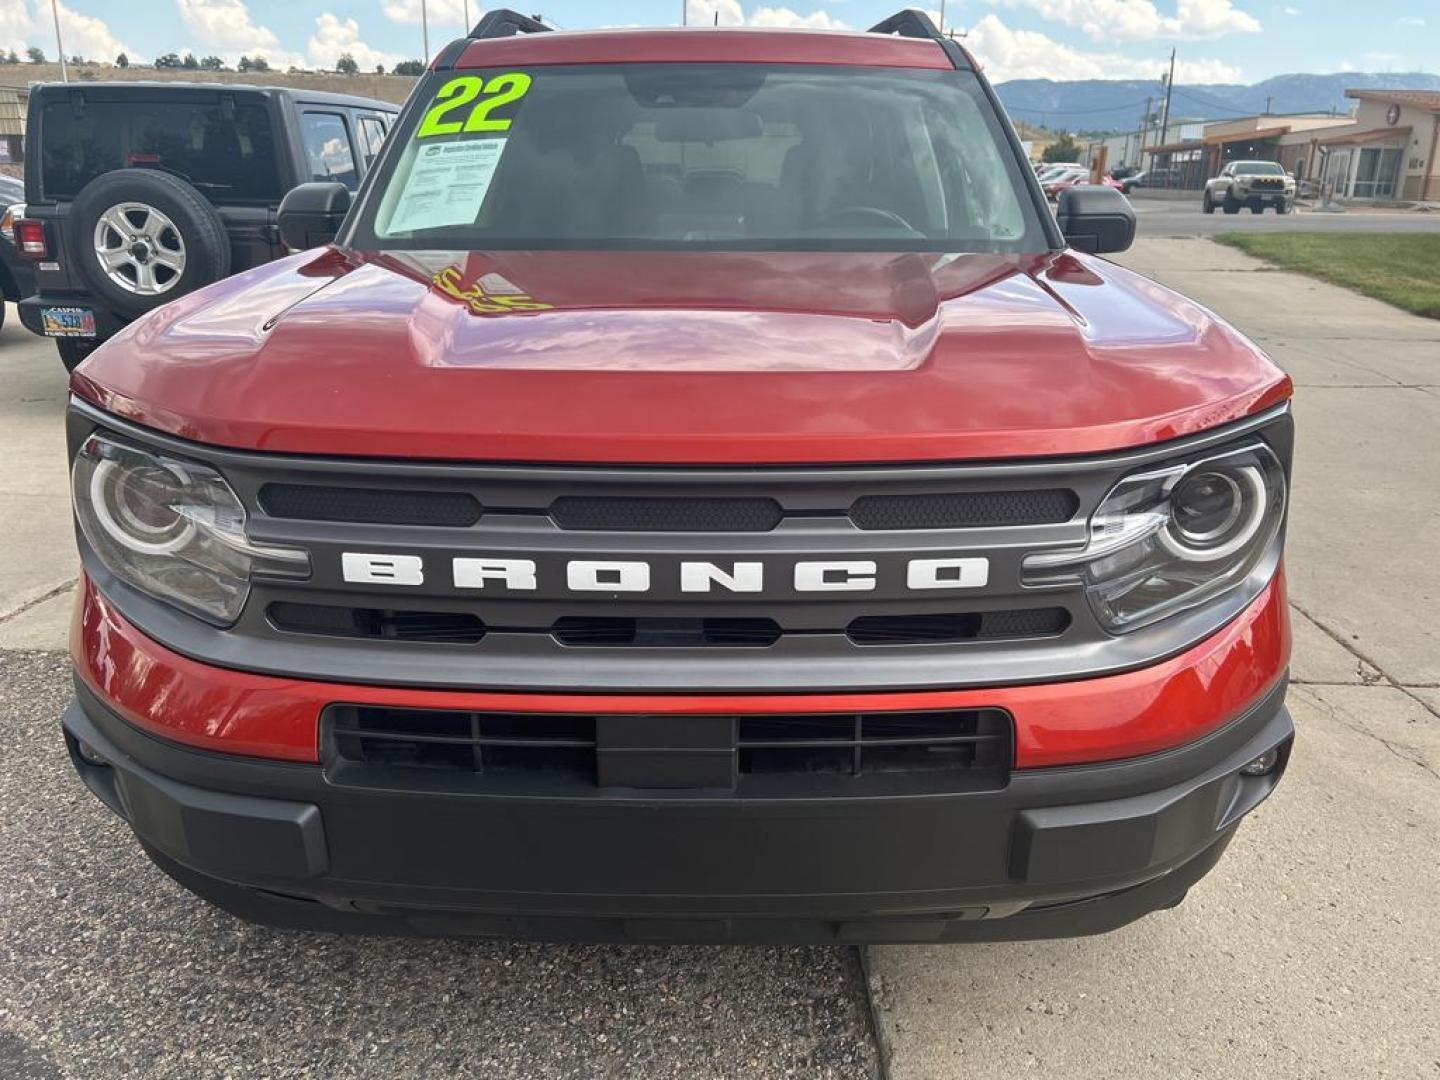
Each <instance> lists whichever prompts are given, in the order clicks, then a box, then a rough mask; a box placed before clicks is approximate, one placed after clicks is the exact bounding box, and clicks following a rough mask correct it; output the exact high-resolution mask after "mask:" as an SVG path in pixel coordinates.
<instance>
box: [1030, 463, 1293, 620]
mask: <svg viewBox="0 0 1440 1080" xmlns="http://www.w3.org/2000/svg"><path fill="white" fill-rule="evenodd" d="M1284 516H1285V471H1284V469H1283V468H1282V467H1281V465H1280V462H1279V460H1278V459H1277V458H1276V457H1275V454H1274V452H1273V451H1272V450H1271V449H1270V448H1269V447H1268V446H1266V445H1265V444H1264V443H1255V444H1253V445H1250V446H1246V447H1244V448H1242V449H1238V450H1233V451H1229V452H1227V453H1223V454H1219V455H1215V456H1213V457H1208V458H1204V459H1201V460H1198V461H1194V462H1189V463H1184V464H1178V465H1173V466H1169V467H1167V468H1164V469H1158V470H1155V471H1153V472H1147V473H1141V474H1138V475H1135V476H1130V477H1126V478H1125V479H1124V480H1122V481H1121V482H1120V483H1119V484H1117V485H1116V486H1115V487H1114V488H1113V489H1112V490H1111V491H1110V494H1109V495H1107V496H1106V497H1105V500H1104V501H1103V502H1102V503H1101V504H1100V507H1099V509H1097V510H1096V511H1095V514H1094V516H1093V517H1092V518H1091V519H1090V540H1089V542H1088V543H1087V544H1086V546H1085V547H1084V548H1083V549H1081V550H1080V551H1061V552H1043V553H1039V554H1035V555H1030V556H1028V557H1027V558H1026V559H1025V568H1024V580H1025V583H1026V584H1027V585H1052V584H1060V583H1063V582H1067V581H1074V580H1075V579H1076V578H1077V577H1078V578H1079V579H1080V580H1081V581H1082V582H1083V583H1084V585H1085V591H1086V595H1087V596H1088V598H1089V600H1090V605H1091V607H1092V608H1093V609H1094V611H1095V614H1096V617H1097V618H1099V620H1100V622H1101V624H1102V625H1103V626H1104V627H1105V628H1106V629H1108V630H1111V631H1114V632H1117V633H1123V632H1125V631H1128V630H1134V629H1136V628H1138V627H1141V626H1146V625H1148V624H1150V623H1153V622H1155V621H1157V620H1159V619H1163V618H1165V617H1166V616H1169V615H1174V614H1176V613H1177V612H1180V611H1184V610H1188V609H1189V608H1192V607H1195V606H1196V605H1198V604H1202V603H1205V602H1206V601H1209V600H1213V599H1214V598H1215V597H1217V596H1219V595H1221V594H1222V593H1226V592H1229V591H1230V590H1232V589H1235V588H1239V587H1242V586H1244V584H1245V583H1246V581H1247V579H1248V577H1249V575H1250V572H1251V571H1252V570H1253V569H1255V567H1256V566H1257V565H1258V564H1259V563H1260V561H1261V560H1262V559H1263V558H1264V557H1265V555H1266V553H1267V552H1268V551H1269V550H1270V548H1271V545H1272V544H1273V543H1274V542H1275V538H1276V536H1277V535H1278V533H1279V531H1280V523H1281V521H1283V520H1284Z"/></svg>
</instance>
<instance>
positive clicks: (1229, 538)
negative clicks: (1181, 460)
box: [1163, 465, 1267, 561]
mask: <svg viewBox="0 0 1440 1080" xmlns="http://www.w3.org/2000/svg"><path fill="white" fill-rule="evenodd" d="M1266 505H1267V499H1266V496H1265V480H1264V478H1263V477H1262V476H1261V475H1260V470H1258V469H1256V468H1255V467H1253V466H1249V465H1242V466H1239V467H1235V468H1228V469H1214V468H1204V467H1201V468H1199V469H1196V470H1194V471H1193V472H1191V473H1189V474H1188V475H1186V476H1184V477H1182V478H1181V480H1180V482H1179V483H1178V484H1176V485H1175V488H1174V490H1173V491H1172V492H1171V493H1170V521H1169V524H1168V525H1167V527H1166V530H1165V535H1164V538H1163V542H1164V543H1165V545H1166V547H1168V548H1170V549H1171V550H1172V551H1174V552H1175V553H1176V554H1180V555H1184V556H1185V557H1186V558H1190V559H1198V560H1201V561H1209V560H1212V559H1224V558H1228V557H1229V556H1231V555H1233V554H1234V553H1235V552H1237V551H1239V550H1240V549H1241V548H1243V547H1244V546H1245V545H1246V544H1248V543H1249V542H1250V540H1251V538H1252V537H1254V535H1255V531H1256V530H1257V529H1259V528H1260V524H1261V522H1262V521H1264V519H1265V509H1266Z"/></svg>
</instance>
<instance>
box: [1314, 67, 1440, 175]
mask: <svg viewBox="0 0 1440 1080" xmlns="http://www.w3.org/2000/svg"><path fill="white" fill-rule="evenodd" d="M1345 96H1346V97H1348V98H1353V99H1355V101H1357V102H1358V103H1359V104H1358V105H1357V106H1356V109H1355V116H1354V123H1353V125H1352V126H1350V127H1348V128H1344V129H1342V130H1339V131H1333V132H1325V133H1316V134H1317V135H1318V136H1319V137H1317V138H1315V139H1313V140H1312V142H1311V147H1310V154H1309V160H1308V172H1307V173H1306V175H1307V176H1309V177H1311V178H1313V179H1315V180H1317V181H1318V182H1319V183H1320V184H1321V185H1322V186H1323V188H1324V189H1325V190H1326V191H1327V192H1330V193H1333V194H1334V195H1336V196H1338V197H1340V198H1345V199H1378V200H1391V199H1393V200H1400V201H1404V202H1435V201H1440V154H1437V144H1440V90H1347V91H1345Z"/></svg>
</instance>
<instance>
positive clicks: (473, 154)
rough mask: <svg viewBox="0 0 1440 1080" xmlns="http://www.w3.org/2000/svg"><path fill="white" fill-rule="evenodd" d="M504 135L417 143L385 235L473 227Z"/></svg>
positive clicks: (501, 150) (493, 171) (502, 143)
mask: <svg viewBox="0 0 1440 1080" xmlns="http://www.w3.org/2000/svg"><path fill="white" fill-rule="evenodd" d="M506 142H508V140H507V139H465V140H463V141H461V142H452V143H432V144H429V145H425V144H421V145H420V146H419V148H418V150H417V152H416V154H415V160H414V161H413V162H412V163H411V165H410V175H409V176H408V177H406V178H405V188H404V190H403V191H402V192H401V193H400V201H399V205H398V206H396V208H395V215H394V216H393V217H392V218H391V219H390V227H389V229H388V230H387V231H388V232H391V233H397V232H415V231H416V230H420V229H443V228H447V227H450V226H456V225H473V224H474V223H475V219H476V218H477V217H479V216H480V207H481V206H483V205H484V203H485V196H486V194H488V193H489V191H490V182H491V181H492V180H494V179H495V170H496V169H497V168H499V166H500V159H501V157H502V156H503V155H504V153H505V144H506Z"/></svg>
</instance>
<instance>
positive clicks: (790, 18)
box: [750, 7, 850, 30]
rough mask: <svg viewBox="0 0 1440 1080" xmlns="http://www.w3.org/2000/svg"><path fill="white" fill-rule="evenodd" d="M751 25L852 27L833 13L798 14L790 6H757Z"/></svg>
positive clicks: (843, 28) (818, 28)
mask: <svg viewBox="0 0 1440 1080" xmlns="http://www.w3.org/2000/svg"><path fill="white" fill-rule="evenodd" d="M750 25H751V26H798V27H802V28H804V29H806V30H848V29H850V27H849V26H848V25H846V24H845V23H843V22H841V21H840V20H839V19H837V18H835V17H834V16H833V15H827V14H826V13H825V12H823V11H816V12H814V13H813V14H810V15H797V14H796V13H795V12H793V11H791V10H790V9H789V8H783V7H782V8H774V7H762V8H756V9H755V14H753V15H751V16H750Z"/></svg>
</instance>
